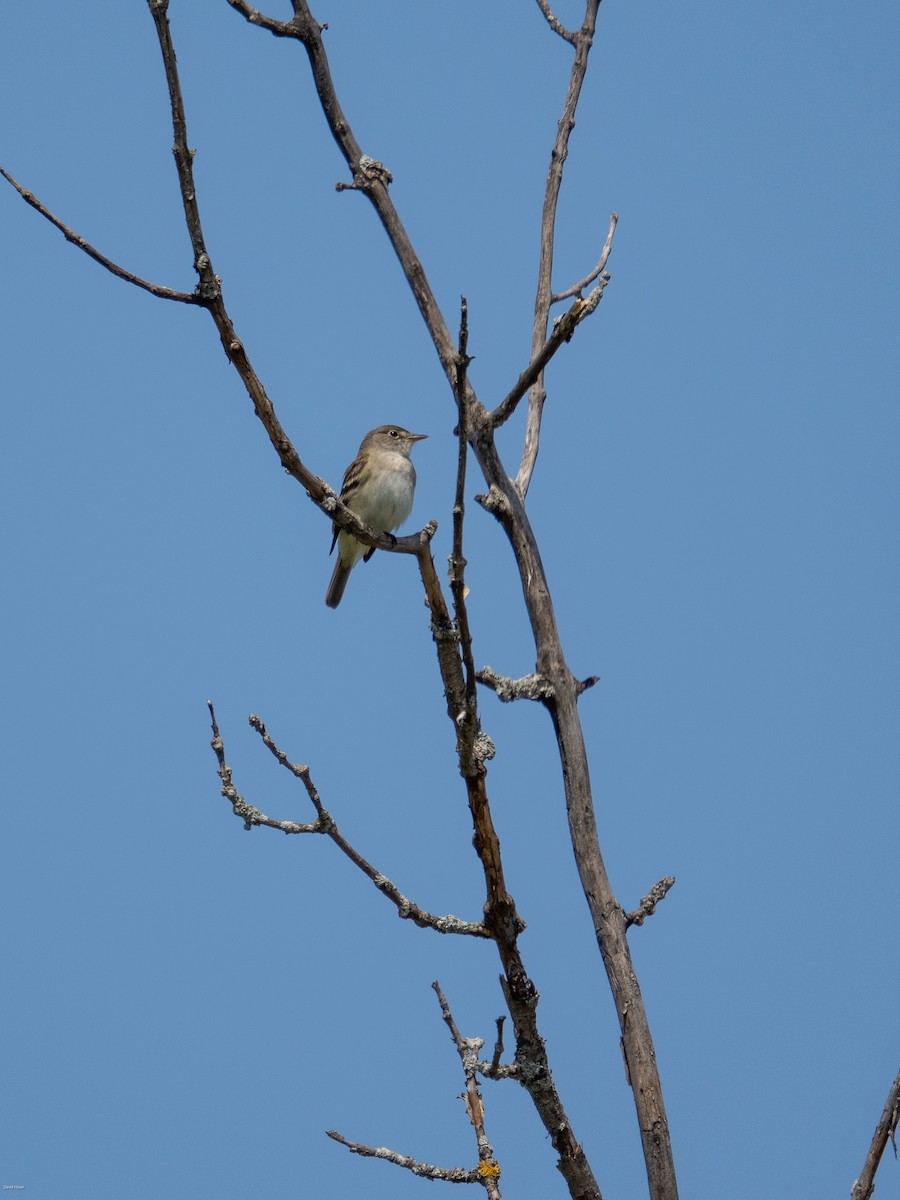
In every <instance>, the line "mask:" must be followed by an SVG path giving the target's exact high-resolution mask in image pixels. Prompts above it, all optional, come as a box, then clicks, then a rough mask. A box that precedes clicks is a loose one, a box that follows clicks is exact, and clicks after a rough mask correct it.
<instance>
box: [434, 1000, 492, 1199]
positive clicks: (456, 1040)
mask: <svg viewBox="0 0 900 1200" xmlns="http://www.w3.org/2000/svg"><path fill="white" fill-rule="evenodd" d="M431 986H432V987H433V988H434V990H435V994H436V995H437V998H438V1002H439V1003H440V1006H441V1016H442V1017H443V1018H444V1023H445V1024H446V1026H447V1028H448V1029H449V1030H450V1036H451V1037H452V1038H453V1044H454V1045H455V1046H456V1052H457V1053H458V1054H459V1061H460V1062H461V1063H462V1068H463V1074H464V1075H465V1078H466V1091H465V1101H466V1112H467V1113H468V1114H469V1120H470V1121H471V1122H472V1128H473V1129H474V1130H475V1138H476V1141H477V1143H478V1174H479V1176H480V1177H481V1179H482V1180H483V1182H484V1186H485V1190H486V1191H487V1194H488V1196H489V1197H490V1200H500V1188H499V1185H498V1184H497V1180H498V1179H499V1178H500V1164H499V1163H498V1162H497V1160H496V1159H495V1158H494V1151H493V1148H492V1146H491V1143H490V1142H489V1141H488V1138H487V1133H486V1132H485V1128H484V1101H483V1100H482V1098H481V1093H480V1092H479V1090H478V1079H477V1073H478V1065H479V1064H478V1051H479V1050H480V1049H481V1047H482V1046H483V1045H484V1042H483V1041H482V1039H481V1038H464V1037H463V1036H462V1035H461V1034H460V1032H459V1029H458V1028H457V1025H456V1021H455V1020H454V1019H453V1014H452V1013H451V1011H450V1005H449V1004H448V1003H447V997H446V996H445V995H444V993H443V992H442V991H441V985H440V984H439V983H438V982H437V980H435V981H434V983H432V985H431Z"/></svg>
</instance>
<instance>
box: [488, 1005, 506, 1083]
mask: <svg viewBox="0 0 900 1200" xmlns="http://www.w3.org/2000/svg"><path fill="white" fill-rule="evenodd" d="M505 1020H506V1017H498V1018H497V1040H496V1042H494V1057H493V1058H492V1059H491V1066H490V1070H491V1074H494V1073H495V1072H496V1071H497V1069H498V1068H499V1066H500V1059H501V1058H502V1056H503V1023H504V1021H505Z"/></svg>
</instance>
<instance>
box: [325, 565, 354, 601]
mask: <svg viewBox="0 0 900 1200" xmlns="http://www.w3.org/2000/svg"><path fill="white" fill-rule="evenodd" d="M351 570H352V567H347V566H345V565H344V563H343V562H342V561H341V556H340V553H338V557H337V562H336V563H335V564H334V571H333V572H332V574H331V582H330V583H329V585H328V591H327V592H326V593H325V603H326V604H327V605H328V607H329V608H337V606H338V605H339V604H340V602H341V597H342V596H343V594H344V588H345V587H346V586H347V580H348V579H349V578H350V572H351Z"/></svg>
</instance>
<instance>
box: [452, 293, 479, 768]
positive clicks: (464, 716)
mask: <svg viewBox="0 0 900 1200" xmlns="http://www.w3.org/2000/svg"><path fill="white" fill-rule="evenodd" d="M468 347H469V306H468V303H467V302H466V298H465V296H461V297H460V319H459V347H458V352H457V360H456V380H455V384H454V393H455V395H456V411H457V424H456V435H457V444H458V451H457V465H456V495H455V497H454V501H453V551H452V553H451V555H450V589H451V591H452V593H453V611H454V613H455V614H456V627H457V629H458V631H459V650H460V654H461V656H462V662H463V667H464V669H465V705H464V707H463V708H462V709H461V710H460V711H459V712H458V713H457V714H456V717H455V722H456V727H457V730H458V734H459V748H460V757H461V759H462V768H463V772H464V773H466V772H471V770H472V768H473V766H474V756H475V751H476V743H477V739H478V733H479V723H478V695H477V688H476V686H475V660H474V659H473V657H472V632H471V629H470V627H469V610H468V608H467V607H466V596H467V595H468V591H469V589H468V587H467V585H466V559H465V555H464V554H463V526H464V523H465V515H466V462H467V459H468V451H469V440H468V439H469V418H468V388H467V380H466V372H467V371H468V367H469V363H470V362H471V361H472V360H471V359H470V357H469V353H468Z"/></svg>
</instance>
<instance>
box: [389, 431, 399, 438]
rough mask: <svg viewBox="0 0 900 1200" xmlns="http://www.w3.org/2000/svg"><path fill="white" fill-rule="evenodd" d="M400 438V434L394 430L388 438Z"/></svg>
mask: <svg viewBox="0 0 900 1200" xmlns="http://www.w3.org/2000/svg"><path fill="white" fill-rule="evenodd" d="M399 436H400V434H399V433H398V432H397V430H396V429H392V430H391V431H390V433H389V434H388V437H392V438H398V437H399Z"/></svg>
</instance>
